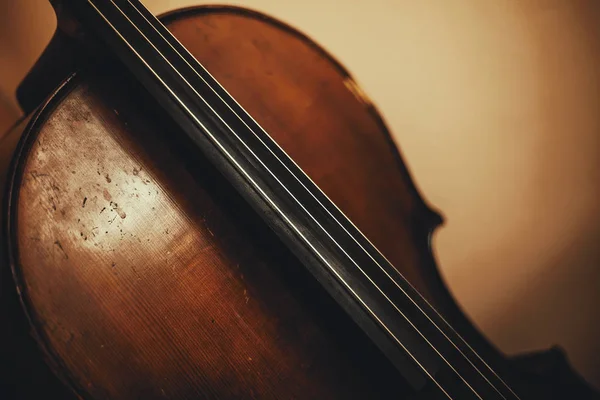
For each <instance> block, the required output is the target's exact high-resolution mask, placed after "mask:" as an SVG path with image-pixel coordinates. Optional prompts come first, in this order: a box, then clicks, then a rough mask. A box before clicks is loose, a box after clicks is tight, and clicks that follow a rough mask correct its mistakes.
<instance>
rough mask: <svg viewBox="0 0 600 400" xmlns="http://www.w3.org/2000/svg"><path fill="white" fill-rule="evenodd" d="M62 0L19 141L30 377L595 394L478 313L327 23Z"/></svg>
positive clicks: (119, 388) (15, 172)
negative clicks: (491, 332)
mask: <svg viewBox="0 0 600 400" xmlns="http://www.w3.org/2000/svg"><path fill="white" fill-rule="evenodd" d="M55 7H56V10H57V13H58V16H59V21H60V23H59V25H60V30H59V32H57V36H56V37H55V41H53V43H52V44H51V45H50V47H49V49H48V50H47V52H46V54H45V55H44V56H43V57H42V59H41V60H40V62H39V63H38V65H37V66H36V67H35V68H34V70H33V71H32V73H31V74H30V76H29V77H28V78H27V80H26V81H25V82H24V83H23V85H22V86H21V89H20V92H19V99H20V102H21V104H22V105H23V107H24V109H25V110H27V111H30V112H32V114H31V116H30V118H29V119H28V121H27V126H26V127H25V128H24V130H23V132H20V131H19V130H15V131H13V132H12V133H11V134H10V135H9V136H8V137H7V138H6V139H5V143H4V145H3V146H2V149H3V150H2V151H3V152H6V154H3V161H5V162H8V161H10V165H9V166H6V167H5V168H4V170H5V174H6V175H5V186H6V190H5V193H6V196H5V201H4V209H3V213H2V219H3V221H2V222H3V226H4V228H3V234H2V237H3V239H2V242H3V257H4V259H5V260H6V264H7V268H4V269H3V275H2V286H3V297H6V299H7V302H10V301H12V302H13V303H14V304H13V305H14V306H15V307H13V308H11V313H12V314H11V315H10V316H8V317H10V318H7V319H6V320H7V321H9V320H10V321H12V322H10V324H11V327H10V328H9V330H12V331H13V334H12V336H11V338H12V339H14V340H13V341H10V340H9V341H7V340H4V342H5V343H10V344H9V345H8V347H9V349H8V350H4V351H6V352H9V351H13V352H15V354H25V353H21V352H18V353H17V350H21V349H28V350H23V351H24V352H25V351H27V352H29V354H36V351H37V352H39V353H40V354H41V356H42V357H40V361H39V363H38V364H37V367H36V377H33V376H32V377H31V378H28V379H31V380H30V381H27V382H28V383H33V384H24V385H22V387H18V388H15V389H14V390H15V391H16V392H17V394H16V396H18V397H19V398H29V397H35V396H39V394H40V393H45V394H47V393H49V392H48V390H55V391H57V392H60V391H61V390H64V392H61V394H60V396H69V395H71V396H73V395H74V396H76V397H79V398H93V399H97V398H177V399H179V398H257V399H262V398H319V399H329V398H361V399H364V398H369V399H371V398H392V397H393V398H427V399H428V398H433V399H435V398H440V399H447V398H451V399H471V398H473V399H516V398H522V399H533V398H535V399H537V398H552V397H556V396H557V394H558V393H559V392H561V391H563V392H565V393H569V397H570V398H583V396H588V397H591V396H593V394H592V393H591V391H590V390H589V389H586V388H585V386H584V385H583V384H581V382H580V381H579V380H578V379H577V377H575V376H572V379H571V381H570V382H567V383H566V384H564V382H560V383H562V385H560V387H561V388H564V387H567V388H568V391H565V390H566V389H561V390H558V389H557V383H558V382H552V380H551V379H545V380H543V382H538V381H536V380H535V379H533V377H531V376H527V375H526V374H523V373H522V372H521V371H518V370H517V369H515V368H514V367H513V366H512V365H511V363H510V362H508V361H507V360H505V359H504V358H503V357H502V355H500V354H499V353H498V352H497V351H496V350H495V349H494V348H493V347H492V346H491V345H490V344H489V343H487V342H486V341H485V339H484V338H483V337H482V336H481V335H480V334H479V333H478V332H477V331H476V330H475V329H474V328H473V327H472V326H471V325H470V324H469V322H468V321H467V319H466V318H465V317H464V315H462V313H461V312H460V310H459V308H458V307H457V306H456V304H455V303H454V301H453V300H452V297H451V296H450V294H449V293H448V291H447V289H446V288H445V287H444V285H443V281H442V280H441V278H440V276H439V275H438V273H437V271H436V268H435V263H434V260H433V256H432V254H431V249H430V247H431V244H430V238H431V234H432V232H433V230H434V229H435V227H436V226H437V225H439V223H440V222H441V217H440V216H439V214H438V213H437V212H435V211H434V210H433V209H432V208H431V207H430V206H429V205H428V204H427V203H426V202H425V201H424V200H423V198H422V197H421V195H420V194H419V193H418V191H417V189H416V188H415V185H414V184H413V182H412V180H411V178H410V175H409V173H408V170H407V168H406V166H405V164H404V163H403V162H402V159H401V157H400V154H399V152H398V150H397V149H396V147H395V145H394V144H393V141H392V140H391V138H390V135H389V133H388V132H387V129H386V128H385V124H384V122H383V120H382V119H381V117H380V116H379V115H378V113H377V111H376V109H375V107H374V106H373V105H372V104H371V102H370V101H369V99H368V98H367V97H366V96H365V95H364V93H362V91H361V90H360V88H358V86H357V85H356V83H355V82H354V81H353V80H352V78H351V77H350V76H349V74H348V73H347V72H346V71H345V69H344V68H343V67H342V66H341V65H340V64H339V63H337V62H336V61H335V60H333V58H332V57H331V56H329V55H328V54H327V53H326V52H325V51H324V50H323V49H321V48H320V47H319V46H318V45H316V44H315V43H314V42H312V41H311V40H310V39H308V38H307V37H305V36H303V35H302V34H300V33H299V32H297V31H296V30H294V29H292V28H291V27H289V26H286V25H285V24H282V23H280V22H278V21H275V20H273V19H271V18H269V17H266V16H264V15H262V14H259V13H256V12H251V11H248V10H243V9H239V8H231V7H196V8H192V9H185V10H179V11H176V12H173V13H170V14H168V15H165V16H163V17H162V18H161V19H160V20H158V19H156V18H155V17H154V16H153V15H151V14H150V13H149V12H148V10H147V9H145V8H144V6H143V5H142V4H141V3H140V2H138V1H136V0H108V1H107V0H89V1H81V0H72V1H64V2H55ZM57 54H61V55H62V54H71V57H61V59H59V60H56V58H57V57H56V55H57ZM47 60H51V62H50V61H47ZM65 72H66V73H65ZM48 77H51V78H52V79H47V78H48ZM52 85H56V86H57V87H58V88H57V89H54V90H53V91H52V92H51V93H50V89H49V88H48V87H47V86H52ZM40 86H42V87H40ZM49 93H50V95H49V96H48V94H49ZM42 98H45V100H42ZM40 103H42V104H41V106H39V104H40ZM34 109H35V111H34ZM351 221H352V222H351ZM367 238H368V239H367ZM11 275H12V276H11ZM11 283H12V284H14V288H13V291H14V293H12V292H11V291H10V290H9V289H5V287H10V285H11ZM11 299H12V300H11ZM13 310H14V311H13ZM19 316H20V320H19ZM27 330H30V331H31V336H30V337H24V336H23V335H22V334H21V333H20V332H22V331H27ZM27 338H29V339H31V340H30V341H29V343H18V344H17V342H18V341H19V340H23V342H27V340H25V339H27ZM31 342H34V343H33V344H34V345H33V346H32V343H31ZM11 346H14V347H12V348H10V347H11ZM5 354H6V353H5ZM12 358H13V359H18V358H20V357H12ZM31 358H35V357H28V358H26V359H25V358H21V359H20V360H19V361H18V362H17V364H18V363H19V362H20V363H22V364H23V365H22V366H19V365H17V366H16V367H15V366H9V367H7V370H13V371H12V373H13V374H14V375H15V376H21V378H22V376H23V374H24V373H25V371H27V370H28V369H29V368H31V366H32V365H33V362H32V361H31ZM41 358H43V359H44V360H45V362H42V361H41ZM49 371H50V372H49ZM10 373H11V371H7V374H10ZM54 376H56V377H58V379H59V380H60V382H61V384H58V383H56V382H55V381H54V380H53V377H54ZM39 382H44V383H45V384H46V385H38V383H39ZM553 383H554V385H553ZM36 390H37V392H36ZM576 393H577V394H576ZM559 398H560V397H559Z"/></svg>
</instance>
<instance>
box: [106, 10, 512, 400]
mask: <svg viewBox="0 0 600 400" xmlns="http://www.w3.org/2000/svg"><path fill="white" fill-rule="evenodd" d="M111 2H112V3H113V4H114V2H113V1H112V0H111ZM127 2H128V3H129V4H130V5H131V6H132V7H133V8H135V10H136V11H137V12H138V13H139V14H140V15H141V16H142V17H143V18H144V19H145V20H146V22H148V23H149V24H150V26H151V27H152V28H153V29H154V30H155V31H156V32H157V33H158V34H159V35H160V36H161V37H162V38H163V39H164V41H165V42H166V43H167V44H168V45H169V46H170V47H171V48H172V49H173V50H174V51H175V53H176V54H177V55H178V56H179V57H180V58H181V59H182V60H183V61H184V62H185V63H186V64H187V65H188V66H189V67H190V68H191V69H192V71H194V72H195V73H196V75H197V76H198V77H199V78H200V79H202V81H203V82H204V83H205V84H206V85H207V86H208V87H209V88H210V89H211V90H212V91H213V93H215V94H216V95H217V96H218V97H219V99H221V100H222V101H223V103H224V104H225V105H226V106H227V107H228V108H229V109H230V110H231V112H232V113H233V114H234V115H235V116H237V117H238V119H239V120H240V121H241V122H242V123H243V124H244V125H245V126H246V127H247V128H248V130H249V131H250V132H252V133H253V134H254V136H255V137H256V138H257V139H258V140H259V141H260V142H261V143H262V144H263V145H264V146H265V148H267V149H268V150H269V151H270V152H271V154H273V156H274V157H275V158H277V159H278V160H279V158H278V156H277V155H276V154H275V153H274V152H273V151H272V150H271V149H270V148H269V147H268V146H267V145H266V143H265V142H264V141H263V140H262V138H261V137H260V136H259V135H257V134H256V132H254V130H253V129H252V128H251V127H250V126H248V124H247V123H246V122H245V121H244V120H243V118H241V117H240V116H239V115H238V114H237V112H236V111H235V110H234V109H233V108H231V106H230V105H229V104H228V103H227V101H225V99H223V98H222V97H221V95H220V94H219V93H218V92H217V91H216V90H215V89H214V88H213V87H212V86H211V84H210V83H209V82H207V81H206V79H204V77H203V76H202V75H200V74H199V73H198V71H197V70H196V69H195V68H194V67H193V66H192V65H191V64H190V63H189V62H188V60H187V59H186V58H185V57H184V56H183V55H182V54H181V53H180V52H179V50H177V49H176V48H175V47H174V46H173V44H171V42H170V41H169V40H168V39H167V38H165V37H164V35H163V34H162V33H161V32H160V30H159V29H158V28H157V27H156V26H155V25H154V24H153V23H152V22H151V21H149V20H148V18H147V17H146V16H145V15H144V13H143V12H142V11H140V10H139V8H138V7H137V5H135V4H134V2H132V1H131V0H127ZM139 3H140V4H141V5H142V7H144V9H145V10H146V11H147V9H146V8H145V6H144V5H143V4H142V3H141V1H139ZM115 6H116V7H117V8H119V7H118V6H117V5H116V4H115ZM119 11H121V10H120V9H119ZM121 13H123V12H122V11H121ZM148 14H149V15H151V17H152V19H153V20H154V21H155V23H157V24H158V26H159V27H160V28H164V29H165V30H166V28H165V27H164V25H163V24H162V23H161V22H160V21H159V20H158V18H156V17H155V16H154V14H152V13H150V12H148ZM124 15H125V14H124ZM128 19H129V18H128ZM130 22H131V20H130ZM132 25H134V26H135V24H133V23H132ZM136 29H137V27H136ZM166 31H167V32H168V30H166ZM138 32H140V33H141V34H142V35H143V36H144V37H145V38H146V40H148V38H147V37H146V36H145V35H144V34H143V33H142V32H141V31H140V30H139V29H138ZM169 36H170V37H171V38H172V39H173V40H174V41H175V42H176V43H177V44H178V45H179V46H181V48H182V49H183V51H185V52H187V54H188V55H189V56H190V57H192V59H194V60H195V57H194V56H193V55H192V54H191V53H190V52H189V51H188V50H187V48H186V47H185V46H183V44H181V42H179V40H178V39H177V38H176V37H175V36H173V35H170V34H169ZM148 42H150V41H149V40H148ZM150 43H151V42H150ZM151 44H152V43H151ZM152 46H153V47H154V48H155V49H156V47H155V46H154V45H153V44H152ZM156 50H157V52H158V53H159V54H160V51H158V49H156ZM160 55H161V56H162V57H163V58H164V59H165V61H167V62H168V60H166V58H165V57H164V56H163V55H162V54H160ZM197 64H198V66H199V67H200V68H202V70H203V72H205V73H206V74H207V75H208V76H210V78H212V80H213V81H214V82H215V83H216V84H217V85H218V87H219V88H220V89H221V90H223V92H225V93H226V94H227V95H228V96H229V99H231V100H232V101H233V102H234V103H235V104H236V105H237V106H238V107H239V108H240V109H241V110H242V112H244V113H245V115H246V116H247V117H248V118H249V119H250V120H251V121H252V122H253V123H254V124H255V125H256V126H257V127H258V128H259V129H260V130H262V132H263V133H265V134H266V135H267V136H269V135H268V133H267V132H266V131H265V130H264V129H263V128H262V126H260V124H259V123H258V122H257V121H256V120H255V119H254V118H253V117H252V116H251V115H250V114H249V113H248V112H247V111H246V110H245V109H244V108H243V107H242V106H241V105H240V104H239V103H238V102H237V101H236V100H235V98H234V97H233V96H231V95H230V94H229V92H228V91H227V90H226V89H225V88H224V87H223V86H222V85H221V84H220V83H219V82H218V81H217V80H216V79H215V78H214V77H213V76H212V74H211V73H210V71H208V70H207V69H205V68H204V67H203V66H202V65H201V64H200V63H199V62H198V63H197ZM169 65H171V63H170V62H169ZM171 67H173V65H171ZM173 69H174V70H175V71H176V72H178V71H177V70H176V68H175V67H173ZM179 75H180V76H181V74H179ZM182 78H183V77H182ZM184 80H185V79H184ZM186 83H188V82H187V81H186ZM188 85H189V86H190V87H192V85H190V84H189V83H188ZM192 89H194V88H193V87H192ZM194 91H195V90H194ZM196 94H198V93H197V92H196ZM203 100H204V99H203ZM205 104H207V103H206V102H205ZM207 105H208V104H207ZM209 107H210V106H209ZM211 110H212V107H211ZM213 112H214V110H213ZM215 115H217V116H218V117H219V119H221V118H220V116H219V115H218V114H217V113H216V112H215ZM221 121H223V120H222V119H221ZM223 122H224V121H223ZM227 127H228V128H229V129H230V130H231V131H232V132H233V130H232V129H231V128H230V127H229V126H227ZM272 143H273V144H274V145H275V146H277V147H278V148H279V150H281V151H282V152H284V151H283V149H282V148H281V147H280V146H279V144H278V143H277V142H275V141H272ZM284 153H285V152H284ZM289 160H290V161H291V162H292V163H293V164H294V166H296V167H297V168H298V169H299V170H301V168H300V167H299V166H298V165H297V164H296V162H295V161H294V160H293V159H291V158H289ZM259 161H260V160H259ZM279 161H280V162H281V164H282V165H283V166H284V167H285V168H286V169H287V170H288V171H289V172H290V174H291V175H292V176H293V177H294V178H296V180H297V181H298V182H299V183H300V184H301V185H302V186H303V187H304V188H305V189H306V190H307V192H309V193H310V194H311V196H312V197H313V198H314V199H315V200H316V201H317V202H318V203H319V204H320V205H321V206H322V207H323V209H324V210H325V211H326V212H327V213H328V214H329V215H330V216H331V217H332V218H333V220H334V221H336V222H337V223H338V224H339V225H340V227H342V229H343V230H344V231H345V232H346V233H347V234H348V235H349V236H350V237H352V239H353V240H354V241H355V242H356V243H357V244H358V245H359V246H360V247H361V249H362V250H364V251H365V253H367V255H368V256H369V257H370V258H371V259H372V260H373V261H374V262H375V263H376V264H377V265H378V266H379V267H380V269H381V270H382V271H383V272H384V273H385V274H386V276H388V278H389V279H390V280H391V281H392V282H393V283H394V284H395V285H396V286H397V287H398V288H399V289H400V290H401V291H402V292H403V293H404V294H405V295H406V297H408V298H409V299H410V300H411V302H412V303H413V304H414V305H415V306H416V307H417V308H418V309H419V310H420V311H422V313H423V314H424V315H425V316H426V318H427V319H428V320H429V321H430V322H431V323H432V324H433V325H434V326H435V327H436V328H437V329H438V330H439V331H440V332H441V333H442V334H443V335H444V337H445V338H446V339H447V340H448V341H449V342H450V343H451V344H452V345H453V346H454V347H455V348H456V349H457V350H458V351H459V352H460V354H461V355H462V356H463V357H464V358H465V359H467V360H468V362H469V363H470V364H471V366H473V368H475V369H476V370H477V371H478V372H479V373H480V374H481V375H482V376H483V378H484V379H485V380H486V381H487V382H488V383H489V384H490V386H492V387H494V389H495V390H496V391H497V392H498V393H499V394H500V395H501V396H502V394H501V393H500V392H499V391H498V389H496V388H495V386H494V385H493V384H492V383H491V382H490V381H489V379H488V378H487V377H486V376H485V375H484V374H483V373H481V372H480V371H479V369H478V368H477V367H476V366H475V365H474V364H473V362H472V361H471V360H470V359H469V357H468V356H467V355H465V354H464V353H463V351H462V350H461V349H460V348H459V347H458V346H457V345H456V344H455V343H454V341H453V340H452V339H450V338H449V337H448V336H447V335H446V333H445V332H444V331H443V330H442V329H441V328H439V326H438V325H437V324H436V323H435V322H434V321H433V320H432V319H431V318H430V317H429V315H428V314H427V313H426V312H425V311H424V310H422V309H421V308H420V307H419V305H418V304H416V302H415V301H414V299H413V298H412V297H411V296H410V295H409V294H408V293H406V291H405V290H404V289H403V288H402V287H401V286H400V285H399V284H398V282H397V281H396V280H395V279H394V278H393V277H392V276H390V275H389V273H388V272H387V271H386V270H385V269H384V268H383V267H382V266H381V265H380V264H379V263H378V262H377V261H376V260H375V259H374V258H373V256H372V255H371V254H370V253H369V252H368V251H367V250H366V249H365V248H364V247H363V246H362V244H361V243H360V242H359V241H358V240H357V239H356V238H355V237H354V235H352V234H351V233H350V232H348V230H347V229H346V228H345V227H344V226H343V224H341V223H340V222H339V220H338V219H337V218H335V217H334V216H333V215H332V214H331V212H330V211H329V210H328V209H327V207H325V206H324V205H323V204H322V203H321V202H320V201H319V200H318V199H317V198H316V197H315V196H314V194H313V193H312V192H311V191H310V190H309V189H308V188H306V186H305V185H304V184H303V183H302V181H301V180H300V179H299V178H298V177H297V176H296V175H295V174H294V173H293V172H292V171H291V170H290V169H289V168H288V167H287V165H285V163H283V162H282V161H281V160H279ZM261 163H262V162H261ZM269 172H270V171H269ZM304 176H305V177H306V178H307V179H308V180H309V181H310V182H312V183H313V184H314V182H313V181H312V179H311V178H310V177H309V176H308V175H304ZM315 187H317V185H315ZM284 188H285V186H284ZM317 188H318V187H317ZM285 189H286V190H287V188H285ZM319 190H320V189H319ZM321 194H323V196H324V197H326V198H327V199H328V200H330V199H329V197H328V196H327V194H326V193H324V192H322V191H321ZM331 204H332V205H333V206H334V207H335V208H336V209H337V211H339V212H340V214H342V215H343V216H344V217H346V215H345V214H344V213H343V212H342V211H341V210H340V209H339V208H338V207H337V205H335V203H333V202H331ZM311 217H312V215H311ZM346 219H347V221H348V222H349V223H350V224H351V225H352V226H353V227H354V228H355V229H356V230H357V231H358V232H359V233H360V230H359V229H358V228H357V227H356V225H354V223H353V222H352V221H351V220H350V219H349V218H347V217H346ZM361 235H362V234H361ZM362 236H363V238H364V239H365V240H366V241H367V242H368V243H369V244H370V245H371V246H372V248H373V249H374V250H375V251H376V252H377V253H378V255H379V256H381V257H382V258H383V259H384V260H385V261H386V262H387V263H388V264H390V265H391V263H390V262H389V260H387V258H386V257H385V256H384V255H383V254H382V253H381V252H380V251H379V250H378V249H377V248H376V247H375V246H374V245H373V244H372V243H371V241H370V240H369V239H368V238H367V237H365V236H364V235H362ZM394 271H395V272H396V273H397V274H398V275H400V276H402V274H401V273H400V272H399V271H397V270H395V269H394ZM404 281H405V282H406V283H407V284H408V285H410V286H411V288H412V289H414V290H415V292H416V293H417V294H418V295H419V296H420V297H421V299H422V300H423V301H424V302H425V303H426V304H427V305H428V306H429V307H430V308H431V309H432V310H433V312H434V313H436V314H437V316H438V317H439V318H440V319H441V320H442V321H443V322H444V323H445V324H446V326H447V327H448V328H450V330H452V331H453V333H454V334H455V335H456V336H457V337H458V338H459V339H460V340H461V341H462V342H463V344H465V345H466V346H467V347H468V349H469V350H470V351H471V352H472V353H473V354H474V355H475V356H476V357H477V358H478V359H479V360H480V361H481V362H482V363H483V364H484V365H485V366H486V367H487V368H488V369H489V370H490V372H492V373H493V374H494V375H495V376H496V378H498V380H499V381H500V382H501V383H502V384H503V385H504V386H505V387H506V388H507V389H508V390H509V391H510V392H511V393H512V394H513V395H514V396H515V397H516V398H518V396H517V394H516V393H514V391H513V390H512V389H511V388H510V386H509V385H508V384H507V383H506V382H504V381H503V380H502V378H501V377H500V376H498V374H497V373H496V372H495V371H494V370H493V369H492V368H491V367H490V366H489V365H488V364H487V363H486V362H485V360H483V358H482V357H481V356H480V355H479V354H478V353H477V352H476V351H475V350H474V349H473V348H472V347H471V346H470V345H469V344H468V343H467V342H466V341H465V340H464V339H463V338H462V337H461V336H460V335H459V334H458V332H456V331H455V330H454V328H453V327H452V326H451V325H450V324H449V323H448V322H447V321H446V319H445V318H444V317H443V316H442V315H441V314H439V312H438V311H437V310H436V309H435V308H434V307H433V306H432V305H431V304H430V303H429V302H428V301H427V299H426V298H424V297H423V296H422V295H421V294H420V293H419V292H418V291H417V290H416V289H415V288H414V286H412V284H411V283H410V282H409V281H407V280H406V279H404ZM378 289H379V288H378ZM380 291H381V290H380ZM382 293H383V292H382ZM386 298H387V296H386ZM390 302H391V301H390ZM392 304H393V303H392ZM394 307H395V308H397V307H396V306H395V305H394ZM408 322H409V323H410V321H408ZM411 325H412V323H411ZM415 330H416V328H415ZM417 331H418V330H417ZM419 333H420V332H419ZM434 350H436V349H435V348H434ZM436 352H437V350H436ZM440 356H441V355H440ZM502 397H503V398H504V396H502Z"/></svg>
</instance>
